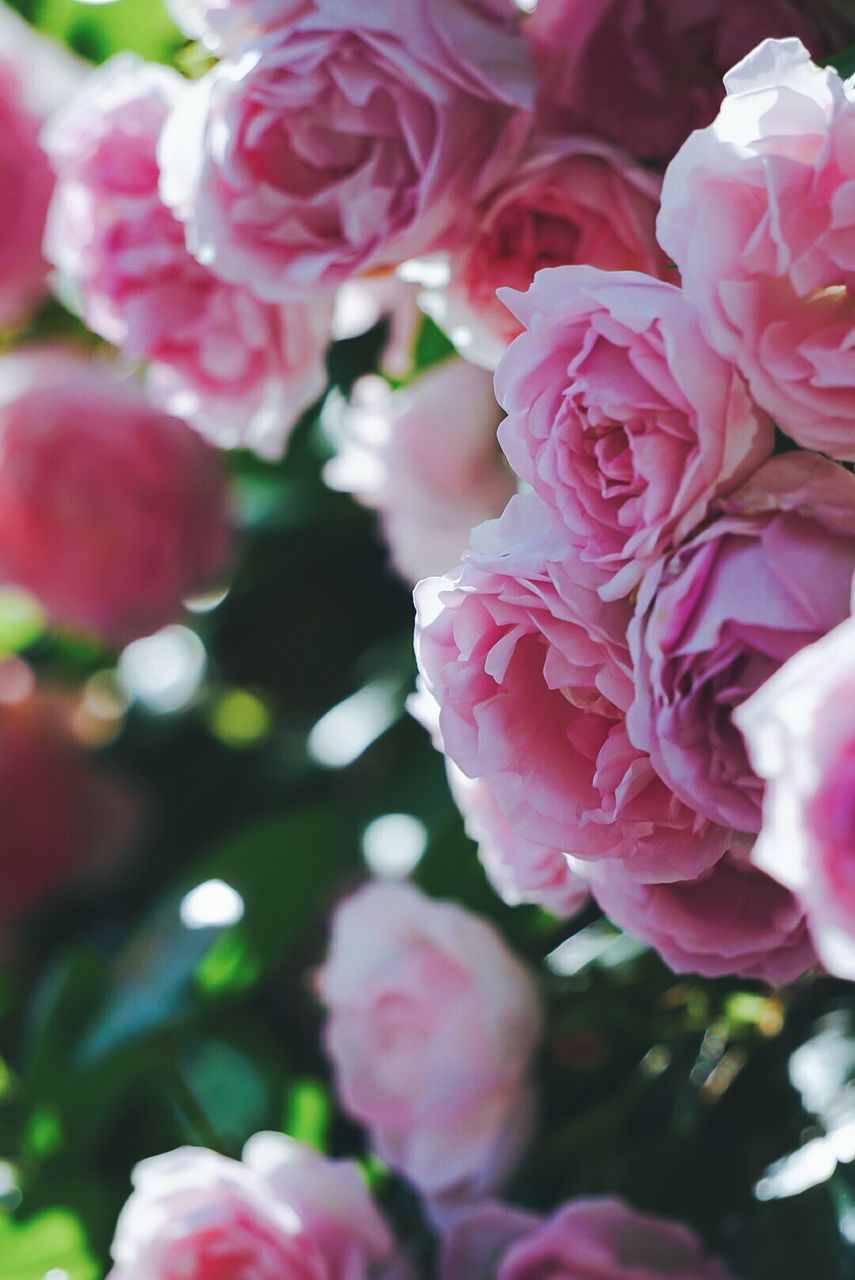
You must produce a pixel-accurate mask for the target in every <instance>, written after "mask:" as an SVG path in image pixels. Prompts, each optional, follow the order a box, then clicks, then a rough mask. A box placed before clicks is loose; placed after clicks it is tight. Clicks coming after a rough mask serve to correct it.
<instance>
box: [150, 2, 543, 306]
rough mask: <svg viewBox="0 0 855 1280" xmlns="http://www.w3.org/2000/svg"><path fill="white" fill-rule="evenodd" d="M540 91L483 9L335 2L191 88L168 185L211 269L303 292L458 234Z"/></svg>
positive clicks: (167, 193) (514, 36) (520, 43)
mask: <svg viewBox="0 0 855 1280" xmlns="http://www.w3.org/2000/svg"><path fill="white" fill-rule="evenodd" d="M531 98H532V85H531V81H530V78H529V67H528V60H527V56H526V46H525V42H524V40H523V39H522V37H521V35H520V34H519V32H518V31H517V30H516V29H515V28H511V27H508V25H507V24H506V23H505V22H504V21H499V20H498V19H496V18H495V17H494V16H493V15H492V14H490V13H488V12H487V11H485V10H479V9H477V8H476V7H472V6H470V5H469V4H467V3H464V2H463V0H408V3H407V4H406V5H404V6H403V7H402V6H401V5H400V4H399V3H394V4H392V3H390V2H389V0H374V2H373V3H366V4H362V5H360V6H358V13H357V12H356V10H355V9H354V6H353V4H352V0H341V2H337V0H324V2H323V4H322V5H321V6H319V7H318V10H317V11H316V12H314V13H312V14H310V15H308V16H307V17H306V18H304V19H302V20H301V21H300V22H299V23H297V24H296V25H294V26H292V27H290V28H288V29H287V30H285V31H282V32H273V33H271V34H269V35H265V36H263V37H261V38H259V39H258V40H257V41H256V42H255V43H253V44H252V46H251V47H250V48H248V49H247V51H246V52H244V53H243V54H242V55H241V56H240V57H239V58H238V59H237V60H236V61H233V62H229V61H226V62H222V63H221V64H220V65H219V66H218V67H216V68H214V70H213V71H211V72H209V73H208V75H206V76H205V77H204V78H203V79H202V80H200V81H197V82H196V83H195V84H194V85H193V86H192V88H191V89H190V91H189V92H188V94H187V95H186V97H185V99H184V101H183V103H182V104H180V105H179V107H178V108H177V109H176V111H175V112H174V113H173V115H172V117H171V120H170V122H169V124H167V127H166V129H165V131H164V135H163V138H162V142H161V160H162V165H163V180H162V188H161V189H162V192H163V195H164V198H165V199H166V201H167V203H168V204H169V205H170V206H171V207H172V208H173V209H174V210H175V212H176V213H177V214H178V216H179V217H180V218H181V219H182V220H183V221H184V222H185V223H186V224H187V235H188V243H189V245H190V247H191V249H192V250H193V252H194V253H195V254H196V256H197V257H198V258H199V259H200V261H202V262H204V264H205V265H206V266H209V267H210V268H211V270H212V271H214V272H215V273H216V274H217V275H218V276H220V277H221V278H222V279H224V280H227V281H229V282H231V283H240V284H245V285H246V287H248V288H249V289H251V290H252V291H253V292H254V293H256V294H257V295H258V297H260V298H263V299H265V300H267V301H270V302H278V301H282V300H284V299H289V298H293V297H305V296H307V295H313V294H315V293H316V292H317V290H318V288H319V287H322V286H325V285H326V286H333V285H337V284H340V283H341V282H342V281H343V280H346V279H348V278H350V277H351V276H354V275H358V274H359V273H361V272H364V271H366V270H369V269H371V270H374V269H376V268H378V267H382V266H388V265H392V264H395V263H397V262H399V261H401V260H402V259H404V258H407V257H411V256H413V255H414V254H418V253H422V252H426V251H429V250H431V249H433V248H437V247H442V246H443V245H444V244H445V242H446V241H448V240H449V239H451V238H453V237H454V236H458V237H459V236H461V235H462V234H463V230H462V228H461V226H460V223H461V217H462V215H463V214H464V212H465V211H466V210H467V209H469V208H471V205H472V202H473V200H476V199H477V198H478V196H479V194H480V193H481V192H482V190H483V189H485V188H486V186H487V184H488V182H489V181H490V179H491V177H492V176H493V170H494V169H495V168H496V164H497V163H501V164H503V165H510V164H511V163H512V162H513V158H514V156H515V154H516V151H517V149H518V144H519V143H521V141H522V134H523V133H524V132H525V130H526V129H527V127H528V123H529V112H528V108H529V107H530V105H531ZM493 157H498V158H499V159H498V160H495V161H494V160H493ZM473 164H474V165H475V168H476V172H473Z"/></svg>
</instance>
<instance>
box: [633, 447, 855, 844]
mask: <svg viewBox="0 0 855 1280" xmlns="http://www.w3.org/2000/svg"><path fill="white" fill-rule="evenodd" d="M853 570H855V476H853V475H852V474H851V473H850V472H848V471H846V470H844V468H843V467H841V466H839V465H838V464H837V463H834V462H831V461H830V460H829V459H827V458H822V457H820V456H819V455H817V454H811V453H801V452H794V453H785V454H782V455H781V456H779V457H777V458H773V459H772V460H771V461H769V462H767V463H766V464H765V465H764V466H763V467H762V468H761V469H760V470H759V471H758V472H756V474H755V475H754V476H753V477H752V478H751V480H749V482H748V483H747V484H746V485H745V486H744V487H743V488H742V489H740V490H739V491H738V492H737V493H735V494H733V495H732V496H731V497H730V498H728V499H723V500H722V502H721V504H720V514H719V515H718V516H717V518H716V519H715V520H713V521H712V522H711V523H710V524H708V525H707V526H706V527H705V528H704V529H703V531H702V532H701V533H699V534H697V535H696V536H695V537H694V538H693V539H692V540H691V541H690V542H687V543H685V544H684V545H683V546H682V547H681V548H680V549H679V550H678V551H676V552H675V553H674V555H673V556H671V558H670V559H668V560H665V561H662V562H660V563H659V564H657V565H655V566H654V567H653V569H651V570H650V572H649V573H648V575H647V577H646V578H645V580H644V582H643V583H642V585H641V590H640V593H639V597H638V605H637V609H636V614H635V618H634V619H633V623H632V626H631V628H630V642H631V648H632V655H633V661H634V666H635V690H636V692H635V700H634V702H633V705H632V707H631V708H630V711H629V715H628V718H627V725H628V729H629V735H630V738H631V739H632V741H633V742H634V743H635V744H636V746H638V747H640V748H641V749H643V750H645V751H649V752H650V756H651V758H652V761H653V765H654V768H655V769H656V771H657V773H658V774H659V776H660V777H661V778H662V779H663V781H665V782H666V783H667V784H668V786H669V787H671V788H672V790H673V791H674V792H675V794H676V795H677V796H679V797H680V799H682V800H683V801H684V802H685V803H686V804H689V805H691V806H692V807H693V808H694V809H696V810H697V811H698V813H701V814H703V815H705V816H706V817H708V818H710V819H711V820H713V821H715V822H721V823H724V824H725V825H728V826H732V827H734V828H736V829H737V830H740V831H759V830H760V810H761V803H762V794H763V785H762V783H761V781H760V779H759V778H758V777H757V776H756V774H754V773H753V771H752V769H751V766H750V765H749V763H748V758H747V756H746V752H745V745H744V742H743V740H742V735H741V734H740V732H739V730H738V729H737V728H736V726H735V725H734V723H733V721H732V717H731V713H732V712H733V709H734V707H737V706H738V705H739V704H740V703H741V702H744V701H745V700H746V698H748V697H749V696H750V695H751V694H752V693H754V691H755V690H756V689H758V688H759V687H760V685H761V684H763V683H764V681H766V680H767V679H768V678H769V676H771V675H772V674H773V672H774V671H776V670H777V669H778V667H779V666H780V665H781V663H783V662H785V661H786V659H787V658H789V657H791V656H792V654H794V653H795V652H796V651H797V650H798V649H801V648H802V647H803V646H804V645H806V644H810V643H811V642H812V641H814V640H816V639H818V638H819V637H820V636H821V635H823V634H824V633H825V632H826V631H829V630H830V629H831V628H832V627H834V626H836V625H837V623H839V622H841V621H842V620H843V619H844V618H845V617H846V616H847V614H848V613H849V594H850V584H851V582H852V573H853Z"/></svg>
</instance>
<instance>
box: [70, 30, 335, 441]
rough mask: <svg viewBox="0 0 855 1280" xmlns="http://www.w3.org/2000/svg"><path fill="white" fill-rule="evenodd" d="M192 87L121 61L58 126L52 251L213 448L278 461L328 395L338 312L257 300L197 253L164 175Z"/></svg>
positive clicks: (94, 318)
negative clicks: (168, 135)
mask: <svg viewBox="0 0 855 1280" xmlns="http://www.w3.org/2000/svg"><path fill="white" fill-rule="evenodd" d="M187 91H188V87H187V82H186V81H185V80H183V79H182V78H181V77H180V76H179V75H177V74H176V73H175V72H174V71H171V70H169V69H168V68H166V67H160V66H154V65H152V64H150V63H145V62H142V61H141V60H140V59H138V58H136V57H134V56H133V55H131V54H120V55H119V56H118V57H116V58H113V59H112V60H111V61H110V62H109V63H108V64H107V65H106V66H105V67H103V68H102V69H101V70H99V71H98V72H96V73H94V74H93V75H92V76H91V78H90V79H89V80H88V81H87V83H86V85H85V86H84V88H83V89H82V90H81V92H80V93H79V94H78V95H77V97H76V98H74V99H73V100H72V102H71V103H70V104H69V105H68V106H67V107H66V108H65V110H63V111H62V112H60V113H59V114H58V115H57V116H56V117H54V119H53V120H52V122H51V124H50V125H49V127H48V130H47V133H46V137H45V143H46V146H47V147H48V151H49V153H50V156H51V159H52V161H53V164H54V168H55V169H56V172H57V174H58V177H59V181H58V184H57V189H56V194H55V196H54V200H53V204H52V206H51V212H50V217H49V220H48V228H47V238H46V246H45V247H46V252H47V254H48V257H49V258H50V259H51V260H52V261H53V263H54V264H55V265H56V266H57V267H58V268H59V270H60V272H61V273H62V274H63V275H64V276H65V277H66V278H68V279H69V280H70V281H71V283H72V285H73V286H74V287H75V288H76V289H77V290H78V291H79V293H80V297H81V300H82V305H83V313H84V316H85V318H86V322H87V324H88V325H89V326H90V328H92V329H94V330H95V331H96V332H97V333H100V334H101V335H102V336H103V337H104V338H107V339H108V341H110V342H113V343H115V345H116V346H118V347H120V348H121V349H122V350H123V351H124V352H126V353H127V354H128V355H130V356H132V357H134V358H135V359H143V360H150V361H152V362H153V367H152V369H151V386H152V388H153V390H154V393H155V395H156V397H157V398H158V399H159V400H160V401H161V402H162V403H164V404H165V406H166V407H167V408H168V409H169V410H170V411H172V412H175V413H177V414H179V415H180V416H181V417H185V418H187V419H188V420H190V421H191V422H192V423H193V424H194V425H195V426H196V427H198V428H199V429H200V430H201V431H203V432H204V433H205V434H206V435H207V436H209V437H210V438H211V439H212V440H213V441H214V442H215V443H217V444H220V445H225V446H232V445H236V444H245V445H248V446H250V447H251V448H254V449H256V450H257V451H258V452H260V453H263V454H266V455H276V454H279V453H281V451H282V447H283V445H284V443H285V439H286V437H287V433H288V432H289V431H290V429H291V427H292V426H293V425H294V423H295V422H296V420H297V418H298V417H299V416H300V414H301V413H302V411H303V410H304V409H305V408H306V407H307V405H309V404H311V403H312V401H313V400H315V399H316V398H317V397H318V396H319V395H320V394H321V392H322V391H323V389H324V387H325V386H326V372H325V368H324V353H325V350H326V346H327V343H328V336H329V324H330V318H331V307H330V304H329V302H328V301H326V300H322V301H315V302H312V303H302V304H301V303H290V304H282V305H277V306H273V305H270V304H267V303H264V302H260V301H259V300H258V299H257V298H255V297H254V296H253V295H252V294H251V293H249V292H248V291H247V290H246V289H244V288H241V287H239V286H236V285H234V286H233V285H227V284H223V282H222V281H220V280H218V279H217V278H216V277H215V276H213V275H211V274H210V272H208V271H207V270H206V269H205V268H204V267H202V266H200V265H199V263H198V262H196V260H195V258H193V257H192V256H191V255H190V254H189V253H188V251H187V248H186V245H185V243H184V229H183V227H182V225H181V223H180V222H178V221H177V219H176V218H175V217H173V215H172V213H171V212H170V211H169V209H167V208H166V207H165V205H164V204H163V203H162V202H161V200H160V197H159V195H158V178H159V173H158V167H157V141H158V138H159V136H160V132H161V129H162V127H163V123H164V121H165V119H166V117H167V115H168V113H169V111H170V109H171V108H172V107H173V106H175V105H176V104H177V103H178V102H180V100H181V98H182V96H183V94H184V93H185V92H187Z"/></svg>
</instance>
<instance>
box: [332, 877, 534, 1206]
mask: <svg viewBox="0 0 855 1280" xmlns="http://www.w3.org/2000/svg"><path fill="white" fill-rule="evenodd" d="M318 991H319V993H320V995H321V997H322V999H323V1001H324V1003H325V1004H326V1006H327V1008H328V1011H329V1012H328V1019H327V1024H326V1032H325V1040H326V1046H327V1050H328V1052H329V1055H330V1057H331V1059H332V1062H333V1066H334V1068H335V1074H336V1086H337V1092H338V1096H339V1099H340V1101H341V1104H342V1106H343V1107H344V1109H345V1110H346V1111H347V1112H348V1113H349V1114H350V1115H351V1116H353V1117H354V1119H356V1120H359V1121H360V1122H361V1123H362V1124H363V1125H365V1126H366V1128H367V1129H368V1130H369V1135H370V1138H371V1141H372V1144H373V1146H374V1148H375V1150H376V1151H377V1153H378V1154H379V1155H380V1157H381V1158H382V1159H383V1160H385V1161H386V1163H387V1164H389V1165H391V1166H392V1167H393V1168H394V1169H397V1170H398V1171H399V1172H401V1173H403V1174H404V1175H405V1176H406V1177H407V1178H409V1179H410V1181H411V1182H413V1183H414V1184H415V1186H416V1187H417V1188H418V1189H419V1190H420V1191H421V1192H423V1193H425V1194H427V1195H439V1194H444V1193H449V1192H455V1193H457V1192H462V1191H465V1192H468V1193H472V1192H475V1191H478V1190H483V1189H487V1188H489V1187H492V1186H494V1185H495V1184H496V1183H497V1182H499V1181H500V1180H501V1179H502V1178H503V1177H504V1175H505V1174H506V1173H507V1172H508V1170H509V1169H510V1167H511V1165H512V1164H513V1163H514V1161H515V1159H516V1158H517V1156H518V1154H519V1153H520V1150H521V1148H522V1146H523V1145H524V1143H525V1141H526V1139H527V1138H528V1136H529V1133H530V1127H531V1121H532V1097H531V1084H530V1080H529V1069H530V1066H531V1059H532V1055H533V1053H534V1049H535V1046H536V1044H537V1041H538V1039H539V1036H540V1029H541V1012H540V1004H539V1000H538V994H537V989H536V987H535V984H534V982H533V980H532V978H531V977H530V975H529V974H528V973H527V971H526V970H525V969H524V968H523V966H522V965H521V964H520V962H519V961H518V960H517V959H516V958H515V957H514V956H513V955H512V954H511V952H510V951H509V950H508V949H507V947H506V946H505V944H504V942H503V941H502V939H501V938H500V936H499V935H498V934H497V933H496V932H495V930H494V929H493V927H492V926H491V925H489V924H488V923H487V922H486V921H484V920H481V919H479V918H478V917H477V916H474V915H471V914H470V913H469V912H467V911H465V910H464V909H463V908H462V907H458V906H456V905H454V904H452V903H450V902H434V901H431V900H430V899H429V898H426V897H425V896H424V895H423V894H422V893H420V892H419V891H418V890H417V889H415V888H413V887H412V886H410V885H406V884H388V883H387V884H381V883H377V884H373V885H369V886H367V887H366V888H364V889H362V890H360V891H359V892H358V893H357V894H355V895H354V896H353V897H352V898H349V899H348V900H347V901H345V902H344V903H343V904H342V905H341V906H340V907H339V908H338V911H337V912H336V914H335V917H334V919H333V926H332V939H331V944H330V949H329V953H328V956H327V959H326V962H325V964H324V966H323V969H322V970H321V971H320V973H319V975H318Z"/></svg>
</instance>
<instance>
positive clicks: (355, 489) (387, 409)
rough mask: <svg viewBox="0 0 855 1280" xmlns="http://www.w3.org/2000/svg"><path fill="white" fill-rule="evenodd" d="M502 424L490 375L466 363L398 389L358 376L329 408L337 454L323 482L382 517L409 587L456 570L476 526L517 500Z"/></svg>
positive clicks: (328, 419) (449, 364) (445, 367)
mask: <svg viewBox="0 0 855 1280" xmlns="http://www.w3.org/2000/svg"><path fill="white" fill-rule="evenodd" d="M500 417H501V413H500V410H499V407H498V405H497V404H496V398H495V396H494V394H493V385H492V379H491V378H490V376H489V374H487V373H485V372H484V371H483V370H481V369H477V368H474V367H473V366H472V365H470V364H467V363H465V362H464V361H462V360H450V361H446V362H445V363H444V364H441V365H440V366H438V367H437V368H435V369H432V370H430V371H429V372H428V373H425V374H422V375H421V377H419V378H418V379H417V380H416V381H415V382H413V383H411V384H410V385H409V386H407V387H404V388H401V389H400V390H398V391H392V390H391V388H390V387H389V385H388V383H386V382H384V381H383V379H382V378H377V377H371V376H368V377H365V378H362V379H360V381H359V382H358V383H357V384H356V386H355V387H354V389H353V392H352V394H351V398H350V400H349V401H343V400H342V401H339V402H337V403H336V402H333V403H332V404H331V405H330V406H328V408H327V410H326V412H325V417H324V421H325V424H326V426H327V430H328V432H329V434H330V436H331V438H332V439H333V441H334V442H335V444H336V446H337V450H338V452H337V456H336V457H335V459H333V461H331V462H330V463H329V464H328V465H327V467H326V469H325V472H324V477H325V479H326V481H327V483H328V484H329V485H330V486H331V487H332V488H334V489H342V490H344V491H345V492H347V493H352V494H354V496H356V497H358V498H359V499H360V500H361V501H362V502H364V503H365V504H366V505H367V506H369V507H372V508H373V509H374V510H375V511H377V512H379V514H380V517H381V520H382V525H383V533H384V536H385V539H386V542H387V543H388V545H389V549H390V552H391V556H392V561H393V563H394V565H395V567H396V568H397V569H398V571H399V572H400V574H401V575H402V576H403V577H404V578H407V579H409V580H410V581H411V582H417V581H418V579H419V578H423V577H426V576H427V575H428V574H434V573H442V572H443V571H444V570H446V569H448V568H449V567H450V566H451V565H453V564H455V563H456V561H457V560H458V558H459V556H460V553H461V552H462V550H463V548H464V547H465V546H466V544H467V542H468V541H469V533H470V530H471V529H472V528H473V526H474V525H477V524H481V522H482V521H483V520H487V519H490V518H491V517H493V516H496V515H499V514H500V513H501V511H502V508H503V507H504V505H505V503H506V502H507V500H508V498H510V496H511V494H512V493H513V491H514V478H513V476H512V475H511V473H510V471H509V470H508V467H507V466H506V464H505V461H504V459H503V458H502V455H501V453H500V451H499V447H498V444H497V442H496V428H497V426H498V424H499V419H500Z"/></svg>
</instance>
